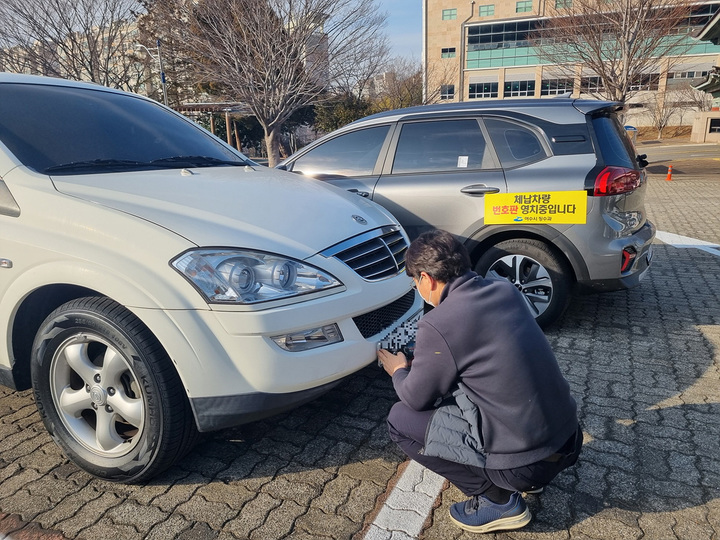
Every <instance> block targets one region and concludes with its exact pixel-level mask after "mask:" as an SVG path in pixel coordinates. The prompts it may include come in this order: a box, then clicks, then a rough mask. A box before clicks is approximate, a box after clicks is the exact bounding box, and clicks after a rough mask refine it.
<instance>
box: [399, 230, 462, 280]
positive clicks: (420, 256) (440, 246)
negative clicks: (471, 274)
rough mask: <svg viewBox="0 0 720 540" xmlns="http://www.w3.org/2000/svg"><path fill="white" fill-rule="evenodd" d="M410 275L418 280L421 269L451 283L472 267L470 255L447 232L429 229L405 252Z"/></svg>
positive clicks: (433, 276)
mask: <svg viewBox="0 0 720 540" xmlns="http://www.w3.org/2000/svg"><path fill="white" fill-rule="evenodd" d="M405 263H406V267H405V269H406V271H407V275H408V276H410V277H412V278H415V279H419V278H420V273H421V272H426V273H427V274H428V275H429V276H430V277H432V278H433V279H436V280H438V281H441V282H443V283H448V282H450V281H451V280H453V279H455V278H456V277H459V276H462V275H463V274H465V273H466V272H467V271H468V270H470V255H469V254H468V251H467V249H466V248H465V246H464V245H462V244H461V243H460V241H459V240H458V239H457V238H455V237H454V236H453V235H452V234H450V233H449V232H447V231H443V230H440V229H435V230H432V231H427V232H424V233H423V234H421V235H420V236H418V237H417V238H416V239H415V240H413V241H412V243H411V244H410V247H409V248H408V251H407V254H406V255H405Z"/></svg>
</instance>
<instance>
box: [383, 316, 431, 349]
mask: <svg viewBox="0 0 720 540" xmlns="http://www.w3.org/2000/svg"><path fill="white" fill-rule="evenodd" d="M422 315H423V310H422V309H421V310H419V311H418V312H417V313H415V314H414V315H412V316H410V318H409V319H407V320H406V321H405V322H404V323H402V324H400V325H398V326H397V327H396V328H395V329H394V330H391V331H390V332H389V333H388V334H387V335H385V336H383V337H382V338H381V339H380V341H379V342H378V349H387V350H389V351H398V350H399V349H400V347H402V346H403V345H407V343H408V342H409V341H415V334H417V322H418V321H419V320H420V317H422Z"/></svg>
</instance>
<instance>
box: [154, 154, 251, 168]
mask: <svg viewBox="0 0 720 540" xmlns="http://www.w3.org/2000/svg"><path fill="white" fill-rule="evenodd" d="M150 164H151V165H169V166H174V167H177V166H183V167H217V166H219V165H230V166H233V167H244V166H245V165H249V163H248V162H247V161H244V160H241V159H237V160H229V159H219V158H214V157H210V156H172V157H166V158H162V159H154V160H153V161H151V162H150Z"/></svg>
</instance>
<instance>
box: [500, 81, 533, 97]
mask: <svg viewBox="0 0 720 540" xmlns="http://www.w3.org/2000/svg"><path fill="white" fill-rule="evenodd" d="M534 95H535V81H508V82H506V83H505V90H504V92H503V96H504V97H527V96H534Z"/></svg>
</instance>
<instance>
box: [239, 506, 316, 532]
mask: <svg viewBox="0 0 720 540" xmlns="http://www.w3.org/2000/svg"><path fill="white" fill-rule="evenodd" d="M305 512H307V506H304V505H303V506H301V505H299V504H297V503H295V502H294V501H291V500H284V501H283V502H282V504H281V505H280V506H278V507H276V508H274V509H273V510H271V511H270V513H269V514H268V517H267V519H266V520H265V523H263V524H262V525H261V526H260V527H258V528H257V529H255V530H254V531H252V532H251V533H250V538H251V540H266V539H268V538H285V537H286V536H287V535H288V534H289V533H290V532H291V531H292V530H293V529H294V528H295V520H297V518H298V517H300V516H301V515H303V514H304V513H305Z"/></svg>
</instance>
